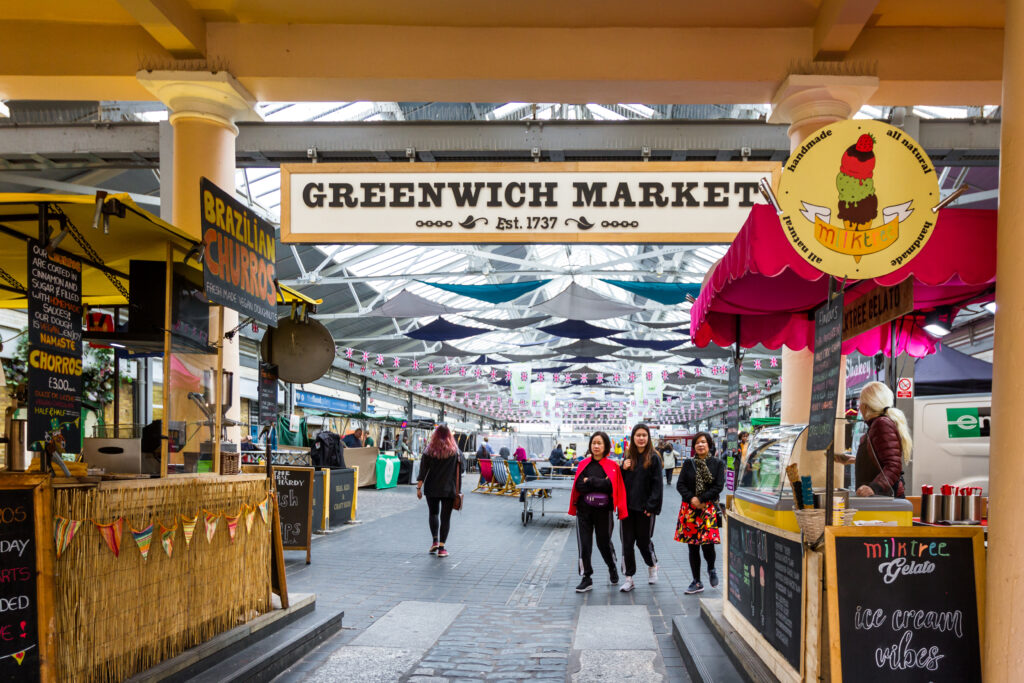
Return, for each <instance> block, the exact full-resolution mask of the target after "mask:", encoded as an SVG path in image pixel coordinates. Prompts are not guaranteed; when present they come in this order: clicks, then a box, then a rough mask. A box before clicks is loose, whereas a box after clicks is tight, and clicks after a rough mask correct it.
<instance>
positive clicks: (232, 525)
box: [224, 515, 241, 543]
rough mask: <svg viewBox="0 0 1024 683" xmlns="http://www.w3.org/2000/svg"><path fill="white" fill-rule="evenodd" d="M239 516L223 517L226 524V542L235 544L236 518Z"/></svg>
mask: <svg viewBox="0 0 1024 683" xmlns="http://www.w3.org/2000/svg"><path fill="white" fill-rule="evenodd" d="M240 516H241V515H235V516H234V517H228V516H227V515H224V521H226V522H227V523H228V542H229V543H234V542H235V531H237V530H238V518H239V517H240Z"/></svg>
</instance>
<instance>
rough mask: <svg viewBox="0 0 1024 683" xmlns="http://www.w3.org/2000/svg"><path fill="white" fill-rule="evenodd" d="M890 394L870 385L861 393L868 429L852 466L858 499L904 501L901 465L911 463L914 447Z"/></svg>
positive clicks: (861, 402)
mask: <svg viewBox="0 0 1024 683" xmlns="http://www.w3.org/2000/svg"><path fill="white" fill-rule="evenodd" d="M893 399H894V397H893V394H892V390H891V389H889V387H887V386H886V385H884V384H882V383H881V382H869V383H868V384H866V385H865V386H864V388H863V389H861V392H860V414H861V416H863V418H864V421H865V422H866V423H867V425H868V431H867V433H866V434H865V435H864V436H863V437H861V440H860V445H859V446H858V447H857V455H856V457H855V458H847V459H845V460H844V462H845V463H846V464H849V463H851V462H852V463H854V464H855V466H854V479H855V481H856V485H857V495H858V496H875V495H881V496H893V497H895V498H903V497H904V482H903V465H904V463H907V462H910V453H911V450H912V449H913V446H914V443H913V440H912V439H911V438H910V428H909V427H908V426H907V418H906V416H905V415H904V414H903V411H902V410H899V409H898V408H895V407H894V406H893Z"/></svg>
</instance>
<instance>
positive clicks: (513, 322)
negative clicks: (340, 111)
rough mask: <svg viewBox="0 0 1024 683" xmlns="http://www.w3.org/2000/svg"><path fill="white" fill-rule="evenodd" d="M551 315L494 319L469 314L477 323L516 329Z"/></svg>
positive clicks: (533, 323)
mask: <svg viewBox="0 0 1024 683" xmlns="http://www.w3.org/2000/svg"><path fill="white" fill-rule="evenodd" d="M550 317H551V316H549V315H534V316H530V317H529V318H511V319H509V320H496V319H493V318H476V317H473V316H469V318H470V320H475V321H477V322H478V323H483V324H484V325H493V326H495V327H501V328H503V329H506V330H518V329H519V328H520V327H533V326H534V325H536V324H537V323H539V322H541V321H542V320H547V319H548V318H550Z"/></svg>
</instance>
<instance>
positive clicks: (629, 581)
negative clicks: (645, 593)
mask: <svg viewBox="0 0 1024 683" xmlns="http://www.w3.org/2000/svg"><path fill="white" fill-rule="evenodd" d="M635 587H636V586H634V585H633V577H632V576H627V577H626V580H625V581H623V582H622V587H621V588H619V590H620V591H622V592H623V593H628V592H629V591H631V590H633V589H634V588H635Z"/></svg>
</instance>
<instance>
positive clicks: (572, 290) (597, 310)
mask: <svg viewBox="0 0 1024 683" xmlns="http://www.w3.org/2000/svg"><path fill="white" fill-rule="evenodd" d="M530 310H531V311H540V312H541V313H547V314H549V315H555V316H558V317H560V318H568V319H570V320H602V319H604V318H619V317H622V316H625V315H630V314H631V313H636V312H637V311H642V310H643V309H642V308H637V307H636V306H631V305H629V304H624V303H620V302H618V301H612V300H611V299H608V298H605V297H603V296H601V295H600V294H597V293H596V292H592V291H590V290H589V289H586V288H585V287H581V286H580V285H578V284H576V283H575V282H573V283H571V284H570V285H569V286H568V287H566V288H565V289H564V290H562V292H561V293H559V294H556V295H555V296H553V297H551V298H550V299H548V300H547V301H545V302H543V303H539V304H537V305H536V306H531V307H530Z"/></svg>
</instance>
